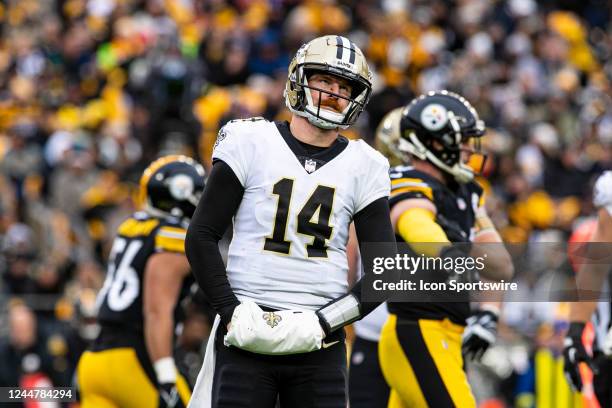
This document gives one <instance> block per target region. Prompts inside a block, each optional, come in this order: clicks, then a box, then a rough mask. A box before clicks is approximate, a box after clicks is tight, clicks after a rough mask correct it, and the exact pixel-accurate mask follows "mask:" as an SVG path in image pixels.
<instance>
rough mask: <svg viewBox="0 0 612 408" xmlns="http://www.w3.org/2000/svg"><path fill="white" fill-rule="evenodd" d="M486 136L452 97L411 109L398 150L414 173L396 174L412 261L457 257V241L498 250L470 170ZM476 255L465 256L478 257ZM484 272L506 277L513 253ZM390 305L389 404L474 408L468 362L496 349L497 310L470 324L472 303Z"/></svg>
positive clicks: (400, 225) (396, 212)
mask: <svg viewBox="0 0 612 408" xmlns="http://www.w3.org/2000/svg"><path fill="white" fill-rule="evenodd" d="M484 132H485V128H484V123H483V122H482V121H481V120H480V119H479V118H478V115H477V113H476V111H475V110H474V108H473V107H472V106H471V105H470V104H469V103H468V101H466V100H465V99H464V98H463V97H461V96H459V95H457V94H455V93H452V92H448V91H438V92H430V93H428V94H426V95H422V96H420V97H418V98H416V99H414V100H413V101H412V102H411V103H410V104H409V105H407V106H406V107H405V108H404V110H403V112H402V118H401V120H400V139H399V141H398V145H397V146H398V151H400V152H401V153H403V154H405V155H406V161H408V160H409V161H410V163H411V165H410V166H406V165H404V166H398V167H395V168H392V169H391V170H390V175H391V184H392V186H391V197H390V206H391V222H392V224H393V226H394V228H395V233H396V237H397V238H398V241H400V240H401V241H405V242H407V243H408V244H409V246H410V248H411V249H412V250H413V251H414V252H415V253H418V254H420V253H423V254H425V255H426V256H432V257H434V256H440V257H445V256H451V255H453V256H456V255H457V251H460V250H459V249H458V247H457V246H454V247H453V246H452V245H451V244H453V243H464V244H466V243H470V242H472V241H473V242H474V243H477V242H492V243H500V242H501V238H500V236H499V235H498V233H497V231H496V230H495V228H494V227H493V225H492V223H491V220H490V219H489V217H488V216H487V213H486V211H485V209H484V206H483V201H484V199H483V193H482V188H481V187H480V186H479V185H478V184H477V183H476V182H475V181H473V176H474V172H473V170H472V169H471V168H470V167H468V166H467V164H466V162H465V161H466V160H467V158H468V157H467V156H470V155H471V154H473V155H476V154H477V151H474V150H473V149H472V150H471V151H470V152H468V151H466V149H468V148H469V146H470V142H473V144H474V145H475V147H476V149H477V150H479V143H478V142H479V138H480V137H482V136H483V135H484ZM422 243H439V245H433V244H429V245H427V244H426V245H423V244H422ZM419 244H420V245H419ZM464 246H469V245H464ZM473 248H474V249H473V250H472V251H471V252H470V253H459V255H460V256H478V254H476V253H474V252H475V251H478V250H479V249H477V248H476V247H475V246H474V247H473ZM482 273H485V277H486V278H489V279H493V280H499V279H509V278H510V277H511V276H512V273H513V270H512V262H511V260H510V257H509V255H508V253H507V252H506V251H505V250H502V249H500V250H497V251H494V253H490V254H487V258H486V272H485V271H483V272H482ZM388 306H389V312H390V315H389V318H388V320H387V322H386V323H385V326H384V327H383V329H382V333H381V338H380V343H379V354H380V364H381V368H382V372H383V374H384V376H385V378H386V380H387V383H388V384H389V385H390V387H391V395H390V398H389V405H388V406H389V407H435V408H444V407H455V406H457V407H475V406H476V402H475V400H474V397H473V395H472V393H471V390H470V386H469V384H468V382H467V378H466V375H465V372H464V370H463V355H462V354H469V355H472V354H473V355H476V356H480V355H481V354H482V353H483V352H484V350H486V348H487V347H488V346H489V345H490V344H491V343H493V342H494V340H495V335H496V330H497V318H498V317H497V316H498V307H497V306H498V305H496V304H495V303H492V304H487V305H481V308H480V309H479V310H478V311H476V312H475V313H473V314H472V316H470V315H471V312H470V304H469V302H468V301H467V300H466V301H463V302H452V303H451V302H448V303H425V302H423V303H417V302H405V303H398V302H390V303H389V305H388ZM468 318H470V321H469V323H470V324H469V326H468V327H467V329H466V328H465V327H466V324H467V323H468V322H467V319H468ZM462 340H463V345H462ZM462 348H463V350H462Z"/></svg>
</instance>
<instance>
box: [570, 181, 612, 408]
mask: <svg viewBox="0 0 612 408" xmlns="http://www.w3.org/2000/svg"><path fill="white" fill-rule="evenodd" d="M593 196H594V198H593V203H594V204H595V207H596V208H597V209H598V212H597V226H596V228H595V231H594V232H593V234H592V236H591V239H590V240H589V241H590V242H592V243H594V244H591V245H588V247H587V249H586V251H587V252H586V254H585V257H584V260H583V262H582V267H581V269H580V272H579V273H578V274H577V276H576V285H577V287H578V291H579V295H582V294H583V293H584V294H585V295H586V296H585V298H584V300H581V301H579V302H574V303H571V304H570V326H569V330H568V332H567V335H566V337H565V341H564V350H563V357H564V363H565V364H564V369H565V374H566V377H567V379H568V381H569V383H570V385H571V386H572V388H574V390H576V391H578V392H580V391H581V390H582V378H581V374H580V369H579V366H580V364H581V363H586V364H587V365H589V366H590V367H591V368H592V369H593V370H594V372H595V374H596V375H595V378H594V386H595V393H596V394H597V399H598V400H599V403H600V404H601V406H602V407H610V406H612V393H611V392H610V376H611V375H612V325H611V324H610V322H609V321H608V331H607V333H605V331H604V332H603V333H598V334H599V336H598V340H599V343H600V344H599V347H596V350H597V354H598V355H599V356H602V357H603V358H601V359H597V363H598V364H596V362H595V358H594V357H592V356H591V355H589V353H587V351H586V349H585V347H584V344H583V342H582V332H583V331H584V328H585V325H586V322H588V321H589V320H591V316H592V315H593V312H594V311H595V309H596V308H597V299H593V295H592V294H593V293H600V292H601V291H602V288H603V287H605V280H606V278H609V277H610V263H609V261H608V262H602V260H604V259H608V260H609V244H610V242H612V171H606V172H604V173H603V174H602V175H601V176H600V177H599V178H598V179H597V182H596V183H595V187H594V191H593ZM598 243H599V244H598ZM603 243H606V245H604V244H603ZM589 259H591V261H589ZM609 291H610V284H609V283H608V293H609ZM610 312H612V303H610V309H609V310H608V315H609V314H610ZM606 357H607V358H606Z"/></svg>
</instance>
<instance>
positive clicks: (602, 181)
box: [593, 171, 612, 215]
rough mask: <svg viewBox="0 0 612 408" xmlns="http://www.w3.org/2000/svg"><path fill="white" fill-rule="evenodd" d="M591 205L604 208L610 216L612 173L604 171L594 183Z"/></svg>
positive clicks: (611, 211)
mask: <svg viewBox="0 0 612 408" xmlns="http://www.w3.org/2000/svg"><path fill="white" fill-rule="evenodd" d="M593 204H595V207H598V208H605V209H606V210H608V213H610V215H612V171H605V172H604V173H603V174H602V175H601V176H599V178H598V179H597V181H596V182H595V187H594V188H593Z"/></svg>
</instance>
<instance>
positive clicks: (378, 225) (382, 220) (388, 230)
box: [351, 197, 397, 317]
mask: <svg viewBox="0 0 612 408" xmlns="http://www.w3.org/2000/svg"><path fill="white" fill-rule="evenodd" d="M353 222H354V223H355V231H356V232H357V241H358V242H359V245H360V246H362V245H364V244H367V243H368V242H372V243H388V245H385V247H384V249H383V252H385V253H382V254H376V255H377V256H384V257H394V256H395V255H396V253H397V246H396V243H395V233H394V232H393V226H392V225H391V217H390V210H389V200H388V199H387V197H382V198H379V199H378V200H375V201H373V202H372V203H370V204H369V205H368V206H367V207H365V208H364V209H363V210H361V211H359V212H358V213H357V214H355V216H354V217H353ZM362 262H363V257H362ZM362 266H363V272H364V274H368V273H372V271H371V265H362ZM361 285H362V279H360V280H359V281H357V283H355V285H354V286H353V288H352V289H351V293H353V294H354V295H355V296H356V297H357V299H359V300H360V302H361V317H363V316H365V315H367V314H368V313H370V312H371V311H372V310H374V309H376V307H377V306H378V305H380V304H381V303H382V302H363V301H361Z"/></svg>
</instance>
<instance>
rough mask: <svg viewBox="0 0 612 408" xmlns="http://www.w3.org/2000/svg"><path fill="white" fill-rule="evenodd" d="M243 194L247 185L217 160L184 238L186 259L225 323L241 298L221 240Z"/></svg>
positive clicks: (223, 163) (227, 166) (228, 167)
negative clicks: (233, 284) (229, 275)
mask: <svg viewBox="0 0 612 408" xmlns="http://www.w3.org/2000/svg"><path fill="white" fill-rule="evenodd" d="M243 194H244V188H243V187H242V184H241V183H240V180H238V177H237V176H236V174H234V172H233V171H232V169H231V168H230V166H229V165H227V164H226V163H225V162H223V161H221V160H217V161H215V162H214V164H213V168H212V171H211V173H210V176H209V177H208V181H207V183H206V188H205V189H204V193H203V195H202V198H201V199H200V202H199V203H198V206H197V208H196V210H195V213H194V214H193V218H192V219H191V222H190V224H189V229H188V230H187V237H186V240H185V251H186V254H187V259H189V264H190V265H191V270H192V272H193V274H194V276H195V278H196V281H197V282H198V284H199V285H200V288H201V289H202V290H203V291H204V293H205V294H206V296H207V297H208V299H209V300H210V302H211V304H212V306H213V308H214V309H215V311H216V312H217V313H219V315H220V316H221V320H222V321H223V323H224V324H226V325H227V324H228V323H229V322H230V320H231V318H232V313H233V312H234V308H235V307H236V306H237V305H238V304H239V303H240V301H239V300H238V298H237V297H236V295H234V292H233V291H232V288H231V286H230V284H229V281H228V279H227V271H226V269H225V265H224V263H223V258H222V257H221V252H220V251H219V240H220V239H221V237H222V236H223V234H224V233H225V231H226V230H227V228H228V227H229V226H230V225H231V223H232V217H233V216H234V214H235V212H236V210H237V209H238V206H239V205H240V202H241V201H242V196H243Z"/></svg>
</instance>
